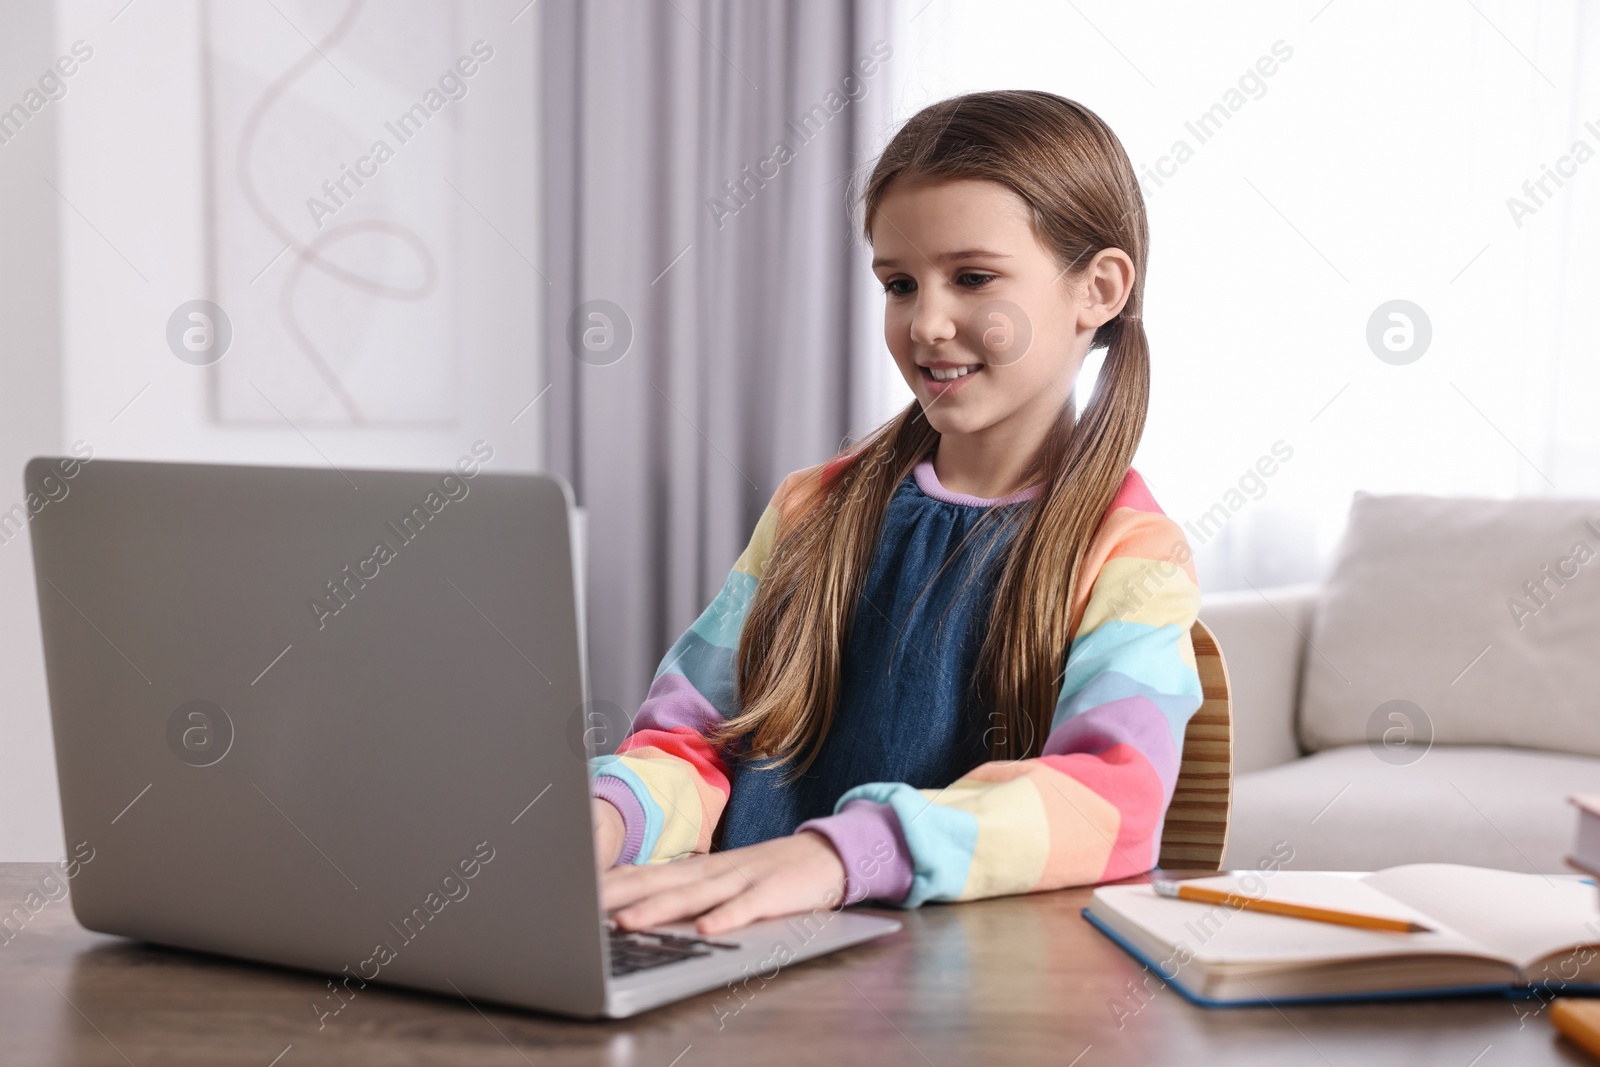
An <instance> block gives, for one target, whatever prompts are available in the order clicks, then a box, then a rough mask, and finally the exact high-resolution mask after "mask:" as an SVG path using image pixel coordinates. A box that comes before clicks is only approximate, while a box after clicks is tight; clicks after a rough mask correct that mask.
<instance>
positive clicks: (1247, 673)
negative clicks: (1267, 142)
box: [1200, 583, 1320, 774]
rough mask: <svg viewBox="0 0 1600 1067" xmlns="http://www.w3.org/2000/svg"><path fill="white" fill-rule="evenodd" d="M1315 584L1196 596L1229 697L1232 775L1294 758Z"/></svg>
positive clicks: (1318, 587)
mask: <svg viewBox="0 0 1600 1067" xmlns="http://www.w3.org/2000/svg"><path fill="white" fill-rule="evenodd" d="M1319 590H1320V586H1319V585H1318V584H1316V583H1309V584H1304V585H1285V586H1275V587H1272V588H1268V589H1263V590H1260V591H1259V592H1258V591H1256V590H1255V589H1245V590H1238V591H1235V590H1229V591H1227V592H1219V593H1205V594H1202V595H1201V597H1200V618H1201V619H1202V620H1204V622H1205V624H1206V625H1207V626H1209V627H1210V628H1211V632H1212V633H1214V634H1215V635H1216V637H1217V645H1218V647H1220V648H1221V649H1222V658H1223V662H1224V663H1226V664H1227V667H1228V682H1229V685H1230V687H1231V690H1232V697H1233V769H1234V772H1235V773H1236V774H1242V773H1244V772H1246V771H1254V770H1260V769H1261V768H1263V767H1275V766H1277V765H1278V764H1280V763H1287V762H1289V761H1290V760H1293V759H1298V758H1299V757H1300V756H1301V754H1302V753H1301V751H1300V744H1299V742H1298V741H1297V740H1296V738H1295V709H1296V708H1297V707H1298V706H1299V696H1300V670H1301V666H1302V664H1303V662H1304V659H1305V650H1306V638H1305V635H1306V634H1307V633H1309V631H1310V627H1311V613H1312V609H1313V608H1314V607H1315V606H1316V602H1317V595H1318V592H1319Z"/></svg>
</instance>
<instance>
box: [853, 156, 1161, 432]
mask: <svg viewBox="0 0 1600 1067" xmlns="http://www.w3.org/2000/svg"><path fill="white" fill-rule="evenodd" d="M872 245H873V253H874V258H873V263H872V269H873V273H875V274H876V275H877V276H878V280H879V281H880V282H882V283H883V286H884V291H885V294H886V295H885V303H884V316H883V330H884V340H885V341H887V342H888V345H889V351H890V352H891V353H893V355H894V359H895V363H896V364H898V365H899V367H900V373H901V374H902V375H903V376H904V377H905V380H906V384H907V385H909V386H910V387H911V390H912V392H914V393H915V394H916V396H917V399H918V400H919V401H920V402H921V404H922V408H923V411H924V413H925V414H926V417H927V419H928V423H929V424H930V425H931V426H932V427H933V428H934V429H935V430H936V431H938V432H939V433H940V434H946V435H948V434H956V435H962V434H973V433H981V432H982V431H985V430H989V429H991V428H994V427H1000V426H1002V425H1004V426H1006V427H1008V428H1014V429H1015V430H1017V431H1020V432H1023V433H1025V434H1026V436H1027V437H1029V438H1032V439H1033V440H1032V442H1031V443H1033V444H1036V443H1037V441H1038V440H1042V439H1043V435H1044V433H1046V432H1047V431H1048V428H1049V427H1050V426H1051V425H1052V424H1053V423H1054V421H1055V419H1056V417H1057V415H1058V414H1059V412H1060V410H1061V406H1062V405H1063V404H1065V403H1066V400H1067V397H1068V395H1069V394H1070V393H1071V391H1072V386H1073V382H1074V381H1075V380H1076V378H1077V375H1078V370H1079V368H1080V367H1081V366H1082V365H1083V360H1084V357H1085V355H1087V353H1088V351H1089V342H1090V340H1091V339H1092V338H1093V336H1094V331H1095V328H1096V327H1098V326H1099V325H1100V324H1101V323H1104V322H1106V321H1107V320H1109V319H1110V318H1112V317H1113V316H1114V315H1115V314H1116V313H1117V312H1118V311H1119V310H1121V308H1122V305H1123V303H1124V302H1125V301H1126V299H1127V296H1128V292H1129V290H1130V288H1131V283H1132V280H1133V264H1132V261H1131V260H1130V259H1129V258H1128V257H1127V255H1126V253H1124V252H1122V251H1121V250H1119V249H1104V250H1102V251H1101V252H1099V253H1096V255H1095V257H1094V258H1093V259H1092V260H1091V261H1090V262H1089V264H1087V265H1086V266H1085V265H1080V269H1079V271H1078V272H1077V273H1076V274H1074V275H1072V276H1068V275H1067V274H1065V272H1063V270H1062V265H1061V264H1060V263H1058V262H1056V260H1055V257H1054V256H1052V255H1051V253H1050V252H1049V251H1047V250H1046V249H1045V248H1044V246H1042V245H1041V244H1040V243H1039V240H1038V238H1037V237H1036V236H1035V235H1034V232H1033V226H1032V224H1031V222H1030V219H1029V211H1028V207H1027V205H1026V204H1025V203H1024V202H1023V200H1022V198H1021V197H1019V196H1017V194H1015V193H1014V192H1012V191H1011V190H1010V189H1008V188H1006V187H1005V186H1003V185H1000V184H999V183H997V182H990V181H972V180H962V181H939V182H913V183H909V184H908V183H906V182H895V183H894V184H892V185H890V187H889V190H888V192H887V193H886V194H885V195H884V196H883V198H882V200H881V201H880V202H879V205H878V209H877V211H876V212H875V213H874V214H873V217H872ZM1119 257H1120V258H1119ZM1007 436H1009V433H1008V434H1007Z"/></svg>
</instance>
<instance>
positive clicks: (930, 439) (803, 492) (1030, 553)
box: [718, 90, 1150, 775]
mask: <svg viewBox="0 0 1600 1067" xmlns="http://www.w3.org/2000/svg"><path fill="white" fill-rule="evenodd" d="M962 179H978V180H985V181H992V182H998V183H999V184H1001V185H1003V186H1005V187H1006V188H1008V189H1010V190H1011V191H1012V192H1014V193H1016V194H1017V195H1018V196H1019V197H1021V199H1022V200H1023V201H1024V203H1026V204H1027V205H1028V207H1029V209H1030V211H1031V214H1032V223H1033V228H1034V232H1035V233H1036V234H1037V236H1038V237H1039V239H1040V242H1041V243H1042V244H1043V245H1044V246H1045V247H1046V248H1048V249H1049V250H1050V251H1051V252H1052V253H1053V254H1054V256H1055V258H1056V259H1057V260H1058V261H1059V263H1060V264H1061V267H1062V269H1063V271H1064V272H1067V273H1070V272H1072V271H1074V270H1076V269H1078V268H1079V264H1082V263H1084V262H1085V261H1087V260H1088V259H1090V258H1091V257H1092V256H1093V255H1095V254H1096V253H1097V252H1099V251H1100V250H1101V249H1104V248H1120V249H1122V250H1123V251H1124V252H1126V253H1127V254H1128V256H1129V257H1130V258H1131V259H1132V260H1133V265H1134V270H1135V273H1134V281H1133V287H1132V292H1131V293H1130V294H1129V297H1128V300H1127V302H1126V304H1125V305H1124V306H1123V309H1122V312H1121V313H1120V314H1119V315H1118V316H1117V317H1116V318H1113V319H1111V320H1110V321H1108V322H1106V323H1105V324H1103V325H1102V326H1100V327H1099V329H1098V330H1096V331H1095V335H1094V338H1093V340H1092V342H1091V347H1092V348H1099V347H1105V348H1106V349H1107V352H1106V357H1105V361H1104V363H1103V365H1102V368H1101V371H1100V378H1099V386H1098V388H1096V389H1095V391H1094V395H1093V396H1092V398H1091V399H1090V401H1089V404H1088V406H1087V407H1086V409H1085V410H1084V413H1083V417H1082V420H1081V424H1079V420H1078V419H1077V417H1076V410H1075V408H1076V404H1075V401H1074V399H1073V397H1070V396H1069V397H1068V398H1067V400H1066V402H1065V403H1063V405H1062V411H1061V415H1060V418H1059V419H1058V421H1057V424H1056V427H1055V429H1054V431H1053V432H1052V433H1051V434H1049V435H1048V436H1047V438H1046V440H1045V442H1044V445H1043V446H1042V447H1041V448H1040V450H1039V453H1038V454H1037V455H1035V456H1034V457H1032V460H1031V465H1030V467H1029V469H1028V474H1029V475H1031V476H1032V477H1033V478H1034V479H1035V480H1042V481H1043V482H1044V486H1043V490H1042V492H1041V493H1040V494H1039V495H1038V497H1036V498H1035V499H1034V500H1032V501H1031V502H1029V503H1027V504H1024V505H1022V507H1023V508H1025V509H1026V510H1025V511H1022V512H1020V513H1019V514H1018V516H1017V520H1018V521H1017V525H1016V527H1015V529H1016V534H1015V536H1014V537H1012V538H1011V541H1010V543H1009V545H1008V546H1007V547H1006V549H1005V552H1004V555H1003V557H1002V559H1001V561H1000V562H999V563H998V566H999V568H1000V569H999V573H998V578H997V582H996V586H995V595H994V599H993V602H992V605H991V609H990V616H989V621H988V626H987V628H986V630H985V636H984V639H983V645H982V647H981V649H980V651H979V654H978V660H977V664H976V667H975V670H974V677H973V679H972V681H973V684H974V689H975V691H976V692H977V693H978V694H979V697H980V699H981V700H982V701H983V702H984V704H985V706H989V707H992V708H994V709H996V710H995V711H994V712H993V716H994V717H995V718H996V720H997V722H996V728H992V729H990V730H988V731H987V732H986V740H987V747H988V750H989V755H990V758H992V759H997V760H1003V759H1020V758H1026V757H1029V756H1034V755H1037V754H1038V752H1039V750H1040V747H1041V746H1042V745H1043V743H1044V740H1045V738H1046V737H1047V736H1048V735H1049V732H1050V726H1051V720H1052V718H1053V715H1054V711H1055V705H1056V699H1057V696H1058V694H1059V690H1060V684H1061V676H1062V672H1063V670H1064V669H1065V663H1066V654H1067V650H1068V645H1069V643H1070V640H1071V637H1072V635H1071V633H1070V627H1071V624H1072V619H1071V613H1072V604H1073V601H1074V596H1075V592H1076V589H1077V586H1078V582H1079V578H1080V569H1081V567H1082V564H1083V558H1084V553H1085V551H1086V550H1087V548H1088V545H1089V542H1090V539H1091V538H1092V537H1093V535H1094V532H1095V530H1096V529H1097V528H1098V526H1099V524H1100V522H1101V520H1102V518H1103V516H1104V514H1105V512H1106V510H1107V508H1109V507H1110V504H1111V501H1112V498H1113V496H1114V495H1115V493H1116V492H1117V489H1118V487H1119V486H1120V485H1121V483H1122V480H1123V478H1124V476H1125V475H1126V473H1127V471H1128V468H1129V465H1130V464H1131V463H1132V461H1133V454H1134V450H1135V449H1136V448H1137V447H1138V444H1139V438H1140V435H1141V434H1142V433H1143V431H1144V422H1145V412H1146V409H1147V407H1148V403H1149V392H1150V351H1149V345H1148V343H1147V342H1146V339H1145V334H1144V327H1143V323H1142V321H1141V317H1142V314H1143V311H1142V309H1143V297H1144V278H1145V262H1146V255H1147V249H1148V243H1149V235H1148V227H1147V223H1146V219H1145V207H1144V198H1143V197H1142V196H1141V195H1140V192H1139V184H1138V180H1137V179H1136V178H1135V176H1134V170H1133V167H1132V165H1131V164H1130V163H1129V161H1128V157H1127V154H1126V153H1125V152H1124V151H1123V148H1122V145H1121V143H1120V142H1119V141H1118V140H1117V138H1116V136H1115V135H1114V134H1113V133H1112V132H1111V130H1110V128H1109V127H1108V126H1106V124H1105V123H1104V122H1103V121H1101V119H1100V118H1099V116H1097V115H1095V114H1094V113H1093V112H1092V111H1090V110H1089V109H1088V108H1085V107H1084V106H1083V105H1081V104H1078V103H1075V102H1073V101H1071V100H1067V99H1064V98H1062V97H1059V96H1055V95H1053V94H1051V93H1044V92H1033V91H1014V90H1008V91H998V92H983V93H972V94H969V95H966V96H958V97H954V98H952V99H949V100H944V101H941V102H939V103H937V104H934V105H932V106H930V107H928V108H925V109H923V110H922V111H920V112H918V113H917V114H916V115H915V116H913V117H912V118H911V119H910V121H908V122H907V123H906V124H905V125H904V126H903V127H902V128H901V129H900V130H899V132H897V133H896V134H895V136H894V138H893V139H892V140H891V141H890V142H889V144H888V146H887V147H886V148H885V149H884V152H883V155H882V156H881V157H879V159H878V162H877V164H876V166H875V167H874V168H873V170H872V173H871V177H870V178H869V179H868V181H867V184H866V188H865V190H864V192H863V194H862V197H861V202H862V206H863V208H864V210H863V214H862V229H863V233H864V235H865V237H866V239H867V241H868V243H870V242H871V241H872V222H873V218H874V214H875V212H876V210H877V208H878V206H879V204H880V203H881V202H882V200H883V197H884V195H885V193H886V191H887V190H888V188H889V186H890V185H891V184H892V183H893V182H895V181H899V180H917V181H923V180H934V181H941V180H962ZM938 441H939V434H938V432H937V431H935V430H934V429H933V428H932V427H931V426H930V425H929V424H928V421H927V419H926V418H925V417H924V416H923V412H922V408H921V405H920V404H919V403H918V402H916V401H913V402H912V403H911V404H910V405H908V406H907V407H906V408H905V410H903V411H901V412H900V413H899V414H898V415H896V416H895V417H894V418H892V419H890V420H889V421H888V422H887V423H885V424H884V425H882V426H880V427H879V428H878V429H876V430H875V431H873V432H872V433H871V434H869V435H868V436H866V437H865V438H863V439H862V440H860V441H858V442H856V443H855V444H853V445H851V446H850V447H848V448H847V449H845V450H844V451H842V452H841V453H840V454H839V455H838V456H837V457H836V458H835V459H834V460H833V461H831V462H830V463H828V464H827V465H826V466H825V467H824V469H823V471H822V476H821V477H820V478H816V479H813V480H811V481H810V482H809V483H808V484H803V485H801V486H800V488H799V489H798V490H797V494H798V496H797V498H796V499H795V500H794V502H793V504H792V505H790V506H786V507H785V509H784V510H785V514H786V515H795V516H803V518H801V519H800V520H799V521H793V522H788V523H784V524H781V525H780V529H779V531H778V535H777V538H776V540H775V543H774V545H773V550H772V553H771V556H770V557H769V559H768V561H767V564H766V570H765V571H764V573H763V574H762V576H761V580H760V583H759V585H758V587H757V594H756V597H755V601H754V603H753V604H752V605H751V607H750V611H749V615H748V616H747V617H746V619H745V623H744V627H743V632H742V634H741V636H740V639H739V649H738V653H737V656H736V658H735V662H736V664H737V670H738V697H739V705H740V712H739V713H738V714H737V715H736V716H735V717H734V718H732V719H731V720H729V721H728V722H726V723H724V724H723V725H722V726H721V727H720V728H719V730H718V737H719V740H720V741H722V742H725V743H726V742H733V741H735V740H737V739H741V738H742V739H744V740H745V741H746V742H747V747H748V749H749V753H750V755H752V756H761V757H766V758H769V759H771V760H772V761H773V764H772V765H773V766H783V765H785V764H789V765H791V771H792V774H794V775H798V774H801V773H803V772H804V771H805V770H806V769H807V768H808V767H810V765H811V764H812V762H813V761H814V760H815V759H816V757H817V755H818V753H819V752H820V750H821V746H822V743H823V740H824V739H825V738H826V736H827V733H828V729H829V727H830V725H831V724H832V720H833V715H834V708H835V705H836V704H837V702H838V699H839V695H840V670H841V664H842V660H843V652H844V649H845V648H846V643H847V642H848V640H849V637H850V631H851V627H852V624H853V622H854V618H855V610H856V601H857V599H858V597H859V596H860V593H861V589H862V586H863V584H864V582H865V580H866V576H867V572H868V569H869V568H870V566H871V563H872V557H873V552H874V549H875V547H876V545H877V540H878V533H879V530H880V528H881V526H882V522H883V516H884V512H885V511H886V509H887V508H888V504H889V500H890V497H891V496H892V495H893V494H894V491H895V489H896V487H897V486H898V485H899V484H900V482H901V481H902V480H903V479H904V478H905V477H906V475H907V474H909V473H910V472H911V470H912V468H913V467H914V466H915V465H916V464H917V462H919V461H920V460H922V459H923V458H925V457H926V456H928V455H929V454H930V453H931V452H932V451H933V449H934V447H935V446H936V445H937V444H938ZM796 761H798V762H796Z"/></svg>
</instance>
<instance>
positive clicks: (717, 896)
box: [600, 830, 845, 937]
mask: <svg viewBox="0 0 1600 1067" xmlns="http://www.w3.org/2000/svg"><path fill="white" fill-rule="evenodd" d="M844 889H845V880H844V863H843V862H842V861H841V860H840V859H839V854H838V853H837V852H835V851H834V848H833V845H832V844H831V843H830V842H829V841H828V839H827V838H826V837H823V836H822V835H821V834H819V833H815V832H813V831H810V830H805V831H802V832H800V833H798V834H791V835H789V836H788V837H775V838H773V839H772V840H770V841H763V842H761V843H760V844H758V845H749V846H747V847H745V848H735V849H730V850H728V851H726V852H713V853H710V854H709V855H701V856H686V857H684V858H683V859H680V860H674V861H672V862H671V863H657V864H644V865H638V866H636V865H633V864H625V865H623V866H620V867H612V868H611V869H610V870H608V871H606V872H605V876H604V878H603V879H602V881H601V891H600V900H601V904H602V905H603V906H604V908H605V910H606V911H607V912H612V911H614V910H615V909H619V908H620V909H621V910H620V911H616V912H615V914H614V915H612V918H614V919H615V920H616V921H617V925H619V926H621V927H623V928H624V929H629V930H638V929H643V928H645V927H648V926H659V925H661V924H663V923H670V922H677V921H679V920H681V919H691V918H694V917H695V916H699V921H698V922H696V923H695V929H696V930H697V931H698V932H699V933H700V934H701V936H704V937H714V936H716V935H717V934H722V933H726V932H727V931H729V930H735V929H738V928H739V927H741V926H744V925H746V924H748V923H753V922H756V921H757V920H760V919H772V918H777V917H778V916H782V915H792V914H794V913H795V912H802V911H810V910H812V909H813V908H818V907H824V908H830V909H836V908H838V907H840V906H842V905H843V904H844Z"/></svg>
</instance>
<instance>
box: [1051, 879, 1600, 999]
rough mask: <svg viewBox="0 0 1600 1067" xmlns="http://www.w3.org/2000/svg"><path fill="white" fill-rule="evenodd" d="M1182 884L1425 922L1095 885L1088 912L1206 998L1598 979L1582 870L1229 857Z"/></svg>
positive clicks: (1503, 989) (1380, 995)
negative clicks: (1237, 904)
mask: <svg viewBox="0 0 1600 1067" xmlns="http://www.w3.org/2000/svg"><path fill="white" fill-rule="evenodd" d="M1186 884H1190V885H1201V886H1209V887H1212V888H1216V889H1222V890H1226V891H1231V892H1234V893H1239V894H1241V895H1244V896H1250V897H1269V898H1271V899H1273V900H1286V901H1292V902H1294V903H1297V904H1310V905H1315V906H1319V907H1326V908H1338V909H1342V910H1345V911H1357V912H1364V913H1367V914H1371V915H1383V916H1389V917H1392V918H1398V919H1410V920H1412V921H1414V922H1418V923H1421V924H1423V925H1424V926H1427V927H1429V928H1430V929H1429V930H1428V931H1427V932H1424V933H1394V932H1389V931H1384V930H1371V929H1363V928H1358V927H1352V926H1341V925H1336V924H1333V923H1324V922H1313V921H1311V920H1307V919H1296V918H1290V917H1288V916H1284V915H1272V914H1268V913H1265V912H1258V911H1252V910H1248V909H1238V908H1233V907H1229V906H1226V905H1221V904H1202V903H1198V902H1196V901H1190V900H1176V899H1172V898H1170V897H1161V896H1158V895H1156V892H1155V890H1154V889H1153V888H1152V887H1151V886H1150V885H1148V884H1139V885H1108V886H1100V887H1099V888H1097V889H1096V890H1095V891H1094V893H1093V895H1092V897H1091V898H1090V902H1089V906H1088V907H1086V908H1084V909H1083V916H1084V918H1085V919H1087V920H1088V921H1089V922H1090V923H1091V924H1093V925H1094V926H1095V927H1096V928H1098V929H1099V930H1100V931H1102V932H1103V933H1105V934H1106V935H1107V936H1108V937H1110V938H1111V939H1112V940H1113V941H1115V942H1116V943H1117V944H1119V945H1121V946H1122V947H1123V948H1124V949H1126V950H1127V951H1128V952H1129V953H1130V954H1131V955H1133V956H1134V958H1136V959H1138V960H1139V961H1140V962H1141V963H1143V964H1145V965H1146V966H1147V967H1149V968H1150V970H1151V971H1152V972H1154V973H1155V974H1156V975H1157V976H1158V977H1159V978H1161V979H1163V980H1164V981H1165V982H1167V983H1169V984H1171V985H1172V986H1173V987H1174V988H1176V989H1177V990H1178V992H1179V993H1181V994H1182V995H1183V996H1184V997H1186V998H1188V999H1189V1000H1191V1001H1193V1002H1194V1003H1196V1004H1200V1005H1204V1006H1206V1007H1230V1006H1243V1005H1247V1004H1263V1005H1265V1004H1278V1005H1282V1004H1292V1003H1309V1002H1325V1001H1353V1000H1390V999H1395V998H1403V997H1439V996H1464V995H1472V994H1484V993H1501V994H1505V995H1508V996H1523V995H1529V994H1532V993H1534V992H1538V991H1549V992H1555V993H1559V994H1562V995H1571V994H1583V993H1600V889H1597V888H1596V886H1595V885H1594V883H1593V882H1592V881H1589V880H1586V879H1580V878H1577V877H1575V876H1570V875H1544V874H1520V873H1517V872H1515V871H1500V870H1493V869H1490V868H1486V867H1467V866H1462V865H1460V864H1451V863H1413V864H1407V865H1405V866H1401V867H1390V868H1387V869H1385V870H1381V871H1376V872H1373V873H1359V872H1348V871H1292V870H1282V869H1277V870H1271V871H1248V870H1243V871H1230V872H1225V873H1223V874H1219V875H1216V876H1214V877H1207V878H1196V879H1186Z"/></svg>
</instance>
